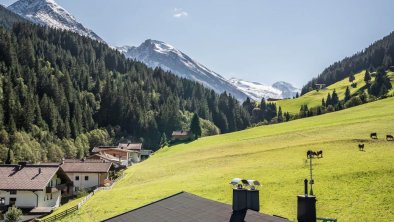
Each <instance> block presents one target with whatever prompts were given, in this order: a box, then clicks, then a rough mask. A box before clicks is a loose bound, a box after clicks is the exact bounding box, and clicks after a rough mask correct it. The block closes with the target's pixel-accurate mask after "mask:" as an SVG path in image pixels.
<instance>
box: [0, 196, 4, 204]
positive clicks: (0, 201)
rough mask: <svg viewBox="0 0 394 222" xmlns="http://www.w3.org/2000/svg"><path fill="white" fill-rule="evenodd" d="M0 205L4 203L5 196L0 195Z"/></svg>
mask: <svg viewBox="0 0 394 222" xmlns="http://www.w3.org/2000/svg"><path fill="white" fill-rule="evenodd" d="M0 205H5V197H0Z"/></svg>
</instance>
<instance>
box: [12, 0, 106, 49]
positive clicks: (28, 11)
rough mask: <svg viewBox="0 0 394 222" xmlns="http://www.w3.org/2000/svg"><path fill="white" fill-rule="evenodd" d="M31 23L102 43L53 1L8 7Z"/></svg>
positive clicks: (23, 2)
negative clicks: (66, 31) (73, 33)
mask: <svg viewBox="0 0 394 222" xmlns="http://www.w3.org/2000/svg"><path fill="white" fill-rule="evenodd" d="M8 9H9V10H11V11H13V12H14V13H16V14H18V15H20V16H22V17H24V18H26V19H28V20H30V21H32V22H33V23H36V24H40V25H45V26H50V27H52V28H57V29H62V30H68V31H72V32H75V33H78V34H80V35H83V36H87V37H90V38H92V39H95V40H97V41H100V42H104V40H103V39H101V38H100V37H99V36H98V35H97V34H96V33H94V32H93V31H92V30H90V29H88V28H85V27H84V26H83V25H82V24H81V23H79V22H78V21H77V20H76V19H75V18H74V16H72V15H71V14H70V13H69V12H67V10H65V9H64V8H62V7H61V6H60V5H58V4H57V3H56V2H55V1H54V0H19V1H17V2H15V3H14V4H12V5H10V6H9V7H8Z"/></svg>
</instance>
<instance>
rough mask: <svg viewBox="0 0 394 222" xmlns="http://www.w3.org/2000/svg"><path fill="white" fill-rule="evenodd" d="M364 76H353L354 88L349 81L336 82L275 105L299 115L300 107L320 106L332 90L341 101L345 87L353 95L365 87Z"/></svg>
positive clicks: (392, 74)
mask: <svg viewBox="0 0 394 222" xmlns="http://www.w3.org/2000/svg"><path fill="white" fill-rule="evenodd" d="M364 75H365V71H362V72H360V73H358V74H356V75H354V77H355V78H356V80H354V82H355V83H357V87H356V88H353V87H351V83H350V82H349V79H348V78H346V79H343V80H341V81H339V82H336V83H334V84H332V85H330V86H327V87H326V88H325V89H322V90H319V91H316V90H313V91H311V92H308V93H306V94H305V95H303V96H301V97H299V98H296V99H287V100H281V101H277V104H278V106H281V107H282V110H284V111H286V112H289V113H292V114H296V113H299V111H300V108H301V105H304V104H306V105H308V107H309V108H311V107H315V106H319V105H321V102H322V99H323V98H324V99H326V98H327V94H328V93H330V94H332V92H333V91H334V89H335V90H336V92H337V94H338V96H339V99H340V100H343V99H344V97H345V91H346V87H348V86H349V89H350V93H351V94H353V93H355V92H356V91H357V90H359V89H360V88H362V87H364V86H365V82H364ZM388 76H389V77H390V79H391V82H392V84H393V85H394V73H393V72H389V73H388ZM392 93H394V90H392V91H391V92H389V94H392Z"/></svg>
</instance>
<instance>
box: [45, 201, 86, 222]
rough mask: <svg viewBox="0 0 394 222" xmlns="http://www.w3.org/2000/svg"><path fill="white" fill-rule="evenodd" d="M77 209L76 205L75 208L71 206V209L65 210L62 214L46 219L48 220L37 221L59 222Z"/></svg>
mask: <svg viewBox="0 0 394 222" xmlns="http://www.w3.org/2000/svg"><path fill="white" fill-rule="evenodd" d="M78 209H79V208H78V205H76V206H73V207H71V208H68V209H67V210H65V211H63V212H60V213H58V214H55V215H53V216H52V217H48V218H45V219H42V220H39V221H41V222H52V221H56V220H60V219H62V218H63V217H65V216H67V215H69V214H71V213H73V212H75V211H77V210H78Z"/></svg>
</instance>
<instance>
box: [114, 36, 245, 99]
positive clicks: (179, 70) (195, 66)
mask: <svg viewBox="0 0 394 222" xmlns="http://www.w3.org/2000/svg"><path fill="white" fill-rule="evenodd" d="M117 49H118V50H119V51H120V52H123V53H124V54H125V55H126V57H128V58H132V59H135V60H138V61H141V62H143V63H145V64H146V65H148V66H149V67H152V68H155V67H161V68H162V69H163V70H166V71H171V72H172V73H174V74H176V75H178V76H181V77H184V78H187V79H191V80H194V81H197V82H199V83H201V84H203V85H205V86H206V87H208V88H211V89H213V90H215V91H216V92H218V93H221V92H224V91H226V92H228V93H231V95H233V96H234V97H235V98H237V99H238V100H240V101H243V100H244V99H246V94H244V93H243V92H241V91H239V90H238V89H237V88H236V87H235V86H233V85H232V84H231V83H229V82H228V81H227V80H226V79H225V78H223V77H222V76H221V75H219V74H217V73H216V72H214V71H212V70H210V69H208V68H206V67H205V66H203V65H202V64H200V63H198V62H196V61H195V60H193V59H192V58H190V57H189V56H188V55H186V54H185V53H183V52H182V51H180V50H178V49H177V48H175V47H174V46H172V45H170V44H168V43H166V42H162V41H159V40H153V39H147V40H145V41H144V42H143V43H142V44H141V45H139V46H138V47H128V46H123V47H119V48H117Z"/></svg>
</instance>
